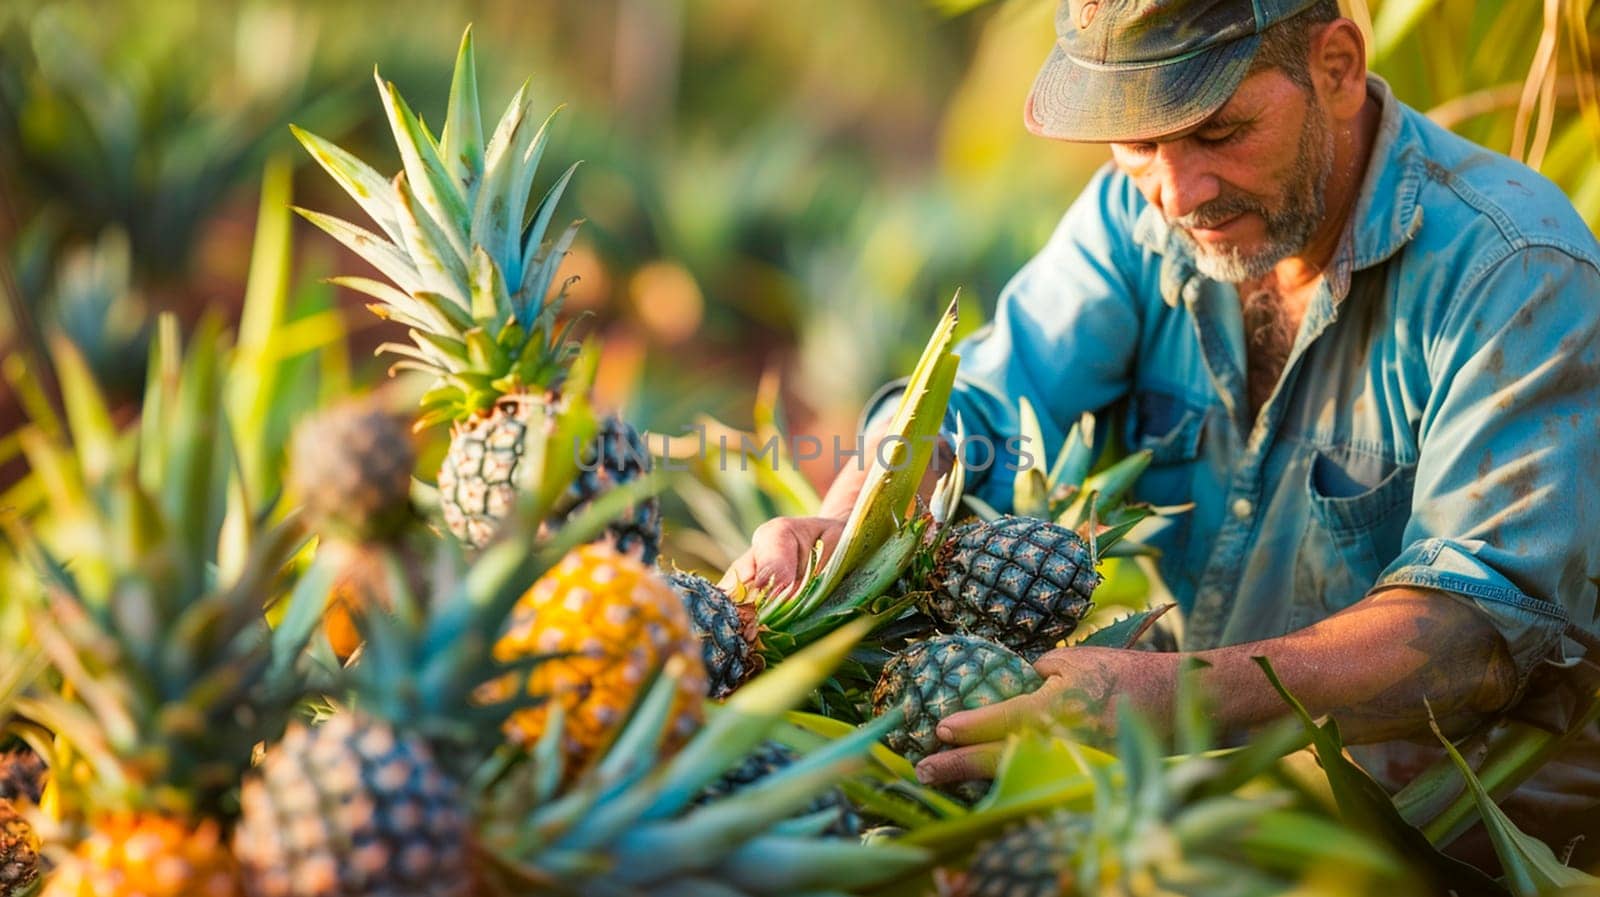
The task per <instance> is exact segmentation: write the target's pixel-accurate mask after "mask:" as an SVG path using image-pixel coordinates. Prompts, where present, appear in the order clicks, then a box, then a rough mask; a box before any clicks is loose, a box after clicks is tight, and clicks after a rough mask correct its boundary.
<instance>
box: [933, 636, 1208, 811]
mask: <svg viewBox="0 0 1600 897" xmlns="http://www.w3.org/2000/svg"><path fill="white" fill-rule="evenodd" d="M1178 657H1179V655H1176V654H1153V653H1150V652H1146V651H1125V650H1119V649H1115V648H1086V647H1073V648H1057V649H1056V650H1054V651H1049V652H1047V653H1045V654H1044V655H1042V656H1041V657H1040V658H1039V659H1038V661H1036V662H1035V663H1034V665H1033V666H1034V669H1036V670H1038V671H1039V675H1041V676H1043V677H1044V680H1045V681H1044V685H1042V686H1040V687H1039V689H1038V690H1037V691H1034V692H1031V693H1029V694H1025V695H1019V696H1017V697H1015V698H1012V699H1010V700H1008V701H1001V702H1000V703H998V704H991V705H990V706H988V707H980V708H979V709H977V710H964V711H961V712H960V713H953V714H951V715H950V716H947V717H945V718H944V719H943V720H942V721H941V722H940V723H939V728H938V729H937V733H938V736H939V740H940V741H942V742H944V743H945V744H947V745H950V747H949V748H947V749H946V750H943V751H940V752H939V753H937V754H932V755H930V756H928V757H927V758H925V759H924V760H923V761H922V762H921V763H918V764H917V779H918V780H919V781H921V782H922V783H923V784H927V785H937V784H947V783H953V782H964V781H969V780H971V779H986V778H993V777H994V773H995V768H996V766H997V765H998V763H999V762H1000V754H1001V751H1002V750H1003V749H1004V747H1005V740H1006V737H1007V736H1009V735H1011V734H1012V733H1014V732H1020V731H1023V730H1025V729H1027V728H1028V727H1030V726H1039V725H1045V724H1049V723H1053V722H1054V723H1061V724H1065V725H1069V726H1071V727H1073V728H1074V729H1075V730H1077V731H1080V732H1083V733H1085V734H1086V735H1087V736H1088V737H1089V738H1090V739H1091V740H1098V739H1101V738H1109V736H1110V735H1111V734H1113V732H1114V731H1115V726H1116V714H1117V705H1118V704H1119V703H1120V702H1121V701H1124V700H1131V701H1133V703H1134V706H1135V707H1137V708H1139V709H1140V710H1143V711H1145V712H1146V713H1150V714H1152V715H1155V716H1159V715H1160V712H1161V709H1162V706H1163V705H1164V703H1165V702H1166V701H1167V699H1168V698H1169V697H1170V695H1171V691H1172V686H1173V683H1174V681H1175V680H1176V678H1177V659H1178Z"/></svg>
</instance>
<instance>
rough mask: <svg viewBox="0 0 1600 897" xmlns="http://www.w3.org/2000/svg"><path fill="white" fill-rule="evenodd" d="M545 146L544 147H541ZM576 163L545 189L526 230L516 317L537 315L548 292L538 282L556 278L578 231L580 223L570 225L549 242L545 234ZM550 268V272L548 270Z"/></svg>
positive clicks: (527, 320)
mask: <svg viewBox="0 0 1600 897" xmlns="http://www.w3.org/2000/svg"><path fill="white" fill-rule="evenodd" d="M541 149H542V147H541ZM580 164H582V163H579V162H574V163H572V165H570V166H568V168H567V170H566V171H564V172H562V174H561V177H559V178H557V179H556V182H555V183H554V184H552V185H551V187H550V189H549V190H548V191H546V193H545V195H544V199H542V200H540V202H539V207H538V208H537V209H536V210H535V211H534V214H533V220H532V221H531V222H530V223H529V225H528V230H527V233H525V234H524V235H523V247H522V266H521V267H522V271H521V274H522V278H521V280H520V282H519V287H518V289H519V292H521V293H522V294H523V296H522V300H523V303H524V304H523V306H522V308H520V309H518V311H519V312H520V314H519V315H518V318H517V320H518V321H521V322H524V323H527V322H530V321H531V320H532V319H533V318H534V317H536V315H537V312H536V309H537V308H538V306H539V304H541V303H543V301H544V296H545V291H544V290H540V289H538V286H537V285H538V283H539V282H540V281H545V282H546V284H547V285H548V280H547V276H548V278H554V277H555V271H556V267H557V266H559V265H560V264H561V257H562V256H564V255H566V252H567V247H568V246H570V245H571V244H572V238H573V237H574V236H575V235H576V233H577V223H576V222H574V224H573V225H572V226H571V227H569V228H567V230H566V232H565V233H563V234H562V237H561V239H560V240H559V241H557V243H554V244H546V242H545V238H544V235H545V233H546V232H547V231H548V230H549V228H550V219H551V218H553V217H555V213H556V205H557V204H559V203H560V202H561V196H562V194H563V193H565V192H566V190H567V184H568V183H569V182H570V181H571V180H572V176H573V175H574V174H576V173H577V171H578V166H579V165H580ZM547 268H548V269H549V270H548V275H547V273H546V269H547Z"/></svg>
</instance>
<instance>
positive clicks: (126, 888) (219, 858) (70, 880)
mask: <svg viewBox="0 0 1600 897" xmlns="http://www.w3.org/2000/svg"><path fill="white" fill-rule="evenodd" d="M243 894H244V889H243V887H241V885H240V883H239V870H238V865H237V864H236V863H235V862H234V859H233V854H232V853H231V852H230V851H229V850H228V847H227V845H226V844H224V843H223V841H222V838H221V828H220V826H218V825H217V823H216V822H215V821H214V820H210V819H207V820H203V821H201V822H200V823H199V824H198V825H193V826H191V825H189V824H187V823H184V822H180V821H178V820H176V819H174V818H172V817H169V816H165V815H160V814H154V813H126V814H115V815H112V816H109V817H106V818H104V819H101V820H99V821H98V822H97V823H96V825H95V829H94V831H93V833H92V834H90V835H89V837H88V838H86V839H84V840H83V842H82V843H80V844H79V845H78V848H77V850H76V851H75V852H74V853H73V855H72V857H71V859H69V860H68V861H67V862H66V863H65V864H63V865H62V866H61V868H60V869H57V870H56V872H55V873H54V874H53V875H52V876H51V877H50V882H49V884H48V885H47V886H46V887H45V891H44V897H116V895H142V897H243Z"/></svg>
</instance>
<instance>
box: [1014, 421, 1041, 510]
mask: <svg viewBox="0 0 1600 897" xmlns="http://www.w3.org/2000/svg"><path fill="white" fill-rule="evenodd" d="M1017 436H1018V438H1019V439H1020V440H1021V441H1022V444H1023V445H1024V446H1043V445H1044V435H1043V434H1042V433H1041V432H1040V430H1039V418H1038V416H1037V415H1036V414H1034V412H1033V403H1032V402H1029V401H1028V400H1027V398H1025V397H1024V398H1021V399H1018V400H1017ZM1011 490H1012V500H1011V507H1012V510H1013V512H1015V513H1016V514H1017V515H1018V516H1021V517H1039V518H1048V517H1049V516H1050V482H1049V481H1048V480H1046V479H1045V475H1044V470H1043V469H1042V468H1041V467H1040V466H1039V465H1037V464H1026V465H1022V466H1020V467H1018V468H1017V473H1016V475H1015V476H1014V477H1013V478H1012V486H1011Z"/></svg>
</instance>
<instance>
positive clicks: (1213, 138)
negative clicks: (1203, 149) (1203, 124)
mask: <svg viewBox="0 0 1600 897" xmlns="http://www.w3.org/2000/svg"><path fill="white" fill-rule="evenodd" d="M1238 134H1239V129H1238V128H1229V129H1228V130H1226V131H1217V132H1215V133H1212V134H1196V135H1194V136H1195V139H1196V140H1198V141H1200V143H1201V144H1202V145H1205V146H1221V145H1222V144H1224V143H1227V142H1228V141H1230V140H1232V139H1233V138H1234V137H1236V136H1238Z"/></svg>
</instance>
